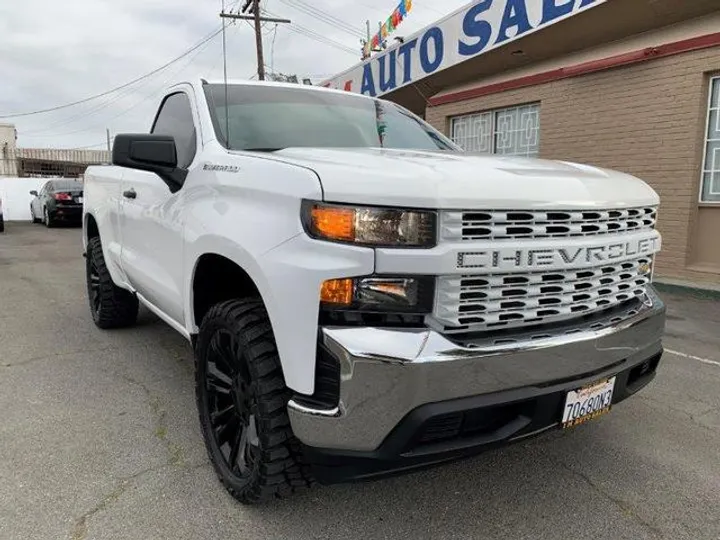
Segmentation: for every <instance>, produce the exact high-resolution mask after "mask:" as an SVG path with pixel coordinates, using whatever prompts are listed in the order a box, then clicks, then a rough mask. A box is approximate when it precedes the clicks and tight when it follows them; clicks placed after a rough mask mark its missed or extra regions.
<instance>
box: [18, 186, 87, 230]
mask: <svg viewBox="0 0 720 540" xmlns="http://www.w3.org/2000/svg"><path fill="white" fill-rule="evenodd" d="M30 195H34V196H35V198H34V199H33V200H32V201H31V202H30V215H31V216H32V221H33V223H44V224H45V226H46V227H52V226H53V225H55V224H56V223H57V222H59V221H64V222H74V223H77V224H80V223H81V222H82V209H83V185H82V183H81V182H77V181H74V180H50V181H48V182H47V183H46V184H45V185H44V186H43V187H42V189H41V190H40V193H38V192H37V191H35V190H32V191H31V192H30Z"/></svg>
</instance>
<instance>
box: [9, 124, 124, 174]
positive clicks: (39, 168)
mask: <svg viewBox="0 0 720 540" xmlns="http://www.w3.org/2000/svg"><path fill="white" fill-rule="evenodd" d="M16 141H17V130H16V129H15V126H14V125H12V124H0V176H19V177H36V178H37V177H58V176H60V177H65V178H77V177H79V176H81V175H82V174H83V173H84V172H85V169H86V168H87V167H88V166H89V165H97V164H101V163H108V161H109V160H110V155H109V153H108V152H107V151H106V150H75V149H69V150H57V149H51V148H17V145H16Z"/></svg>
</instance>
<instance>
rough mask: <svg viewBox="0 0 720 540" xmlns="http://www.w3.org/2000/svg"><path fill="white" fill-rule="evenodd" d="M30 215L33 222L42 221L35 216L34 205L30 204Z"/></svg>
mask: <svg viewBox="0 0 720 540" xmlns="http://www.w3.org/2000/svg"><path fill="white" fill-rule="evenodd" d="M30 216H31V217H32V222H33V223H40V221H41V220H40V219H38V218H36V217H35V212H34V211H33V208H32V205H30Z"/></svg>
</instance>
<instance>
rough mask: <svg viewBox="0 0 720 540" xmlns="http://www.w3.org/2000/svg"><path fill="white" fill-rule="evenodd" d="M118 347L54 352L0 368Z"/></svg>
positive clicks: (105, 350)
mask: <svg viewBox="0 0 720 540" xmlns="http://www.w3.org/2000/svg"><path fill="white" fill-rule="evenodd" d="M117 348H118V347H116V346H114V345H112V346H109V347H100V348H98V349H87V348H85V349H78V350H75V351H67V352H61V353H58V352H54V353H50V354H43V355H41V356H33V357H31V358H26V359H25V360H21V361H19V362H10V363H7V364H0V368H13V367H19V366H25V365H27V364H32V363H33V362H39V361H42V360H48V359H50V358H62V357H65V356H72V355H75V354H87V353H98V352H107V351H112V350H116V349H117Z"/></svg>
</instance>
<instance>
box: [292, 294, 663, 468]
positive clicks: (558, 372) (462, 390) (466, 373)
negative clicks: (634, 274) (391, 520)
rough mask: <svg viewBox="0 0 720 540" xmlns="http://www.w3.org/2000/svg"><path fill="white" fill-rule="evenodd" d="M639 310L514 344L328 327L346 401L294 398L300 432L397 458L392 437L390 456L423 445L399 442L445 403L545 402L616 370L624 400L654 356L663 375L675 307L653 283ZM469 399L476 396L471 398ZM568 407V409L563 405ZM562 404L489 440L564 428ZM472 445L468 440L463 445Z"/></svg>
mask: <svg viewBox="0 0 720 540" xmlns="http://www.w3.org/2000/svg"><path fill="white" fill-rule="evenodd" d="M631 313H633V314H632V315H631V316H628V317H626V318H623V319H622V320H620V321H617V320H616V319H617V317H616V318H615V319H613V321H615V322H612V321H611V322H610V323H609V324H607V325H605V326H604V328H602V329H599V330H583V331H579V332H575V333H567V332H565V333H563V334H561V335H556V336H554V337H548V338H543V339H537V340H533V341H521V342H517V343H512V344H507V345H483V344H479V345H475V344H472V343H466V344H462V345H461V344H457V343H454V342H452V341H450V340H448V339H447V338H446V337H444V336H442V335H440V334H438V333H437V332H435V331H432V330H428V329H423V330H402V329H380V328H324V329H322V331H321V335H322V340H323V342H324V345H325V346H326V347H327V349H328V350H329V351H330V353H331V354H332V355H333V356H334V357H335V358H337V360H338V361H339V363H340V381H341V382H340V400H339V405H338V407H337V408H335V409H333V410H330V411H326V410H316V409H312V408H308V407H306V406H303V405H302V404H301V403H298V402H297V401H295V400H291V401H290V403H289V405H288V409H289V415H290V421H291V423H292V427H293V431H294V433H295V435H296V436H297V437H298V439H299V440H300V441H301V442H302V443H303V444H305V445H306V446H307V447H310V449H311V450H312V449H315V451H316V452H321V453H323V451H328V452H330V453H331V454H332V453H337V452H340V453H341V454H342V453H343V452H350V453H351V454H353V453H354V454H355V455H360V454H363V455H365V457H372V456H375V455H376V454H377V453H378V452H381V453H383V455H384V456H385V458H388V454H387V453H388V450H387V449H388V447H387V446H386V444H387V443H388V442H390V443H391V450H390V451H389V452H390V453H391V454H394V455H396V457H400V456H401V455H403V453H405V454H407V452H411V453H412V452H413V451H414V450H412V449H410V450H408V446H407V444H406V443H407V442H408V441H410V440H411V439H413V437H415V435H416V434H414V433H411V434H410V435H407V434H406V435H405V436H403V439H404V441H403V442H402V444H400V443H398V442H397V441H396V442H394V443H393V437H397V435H396V434H397V433H398V431H399V430H408V429H409V428H407V426H408V425H411V426H413V425H415V426H416V427H417V426H419V424H418V423H417V422H416V421H415V420H408V419H411V418H413V415H414V417H418V415H420V417H423V418H424V417H425V416H428V414H429V415H430V416H432V417H434V416H436V415H437V414H441V413H440V412H438V411H441V410H443V407H442V405H443V404H446V405H447V406H448V407H449V409H455V408H456V406H458V407H460V409H463V408H465V409H468V408H470V409H474V408H477V407H478V406H480V407H487V406H498V405H502V404H510V403H515V402H523V401H528V400H535V401H537V399H539V398H541V397H543V396H544V397H546V398H547V397H548V396H551V395H554V394H557V395H561V394H563V393H564V392H565V391H566V390H572V389H575V388H577V387H579V386H582V385H583V384H586V383H589V382H593V381H594V380H596V379H601V378H603V377H605V376H608V375H615V374H618V375H620V374H627V376H626V377H625V379H624V380H625V383H622V379H623V377H621V376H619V377H618V379H619V383H618V384H621V386H622V385H623V384H624V386H623V387H622V388H618V389H617V390H616V392H617V393H616V398H615V400H614V402H616V401H619V400H621V399H624V398H625V397H627V396H628V395H630V394H632V393H634V392H635V391H637V390H639V388H640V387H641V386H644V384H647V382H649V380H650V379H651V378H652V377H651V376H650V377H649V378H648V377H647V376H646V377H645V378H644V379H643V381H644V382H643V381H635V383H634V384H628V380H629V377H630V375H629V374H630V372H631V370H632V369H633V368H635V367H636V366H640V365H643V364H644V363H647V362H648V361H651V362H654V365H653V366H651V367H652V369H651V370H650V372H646V373H645V375H653V374H654V370H655V368H656V367H657V362H655V359H659V356H660V354H661V353H662V345H661V337H662V334H663V331H664V327H665V306H664V304H663V303H662V301H661V300H660V298H659V297H658V296H657V295H656V294H655V293H654V291H653V290H652V288H649V290H648V294H647V297H646V298H645V299H644V301H643V302H642V303H641V305H640V306H639V307H638V308H637V309H635V310H633V312H631ZM631 382H632V381H631ZM639 382H643V384H642V385H640V384H639ZM464 399H471V402H467V403H463V402H462V400H464ZM548 399H549V398H548ZM458 400H460V401H458ZM472 400H476V401H472ZM547 403H549V402H547ZM458 404H459V405H458ZM438 406H439V407H440V409H437V407H438ZM558 407H559V410H561V408H562V404H559V405H558ZM433 408H435V410H433ZM446 408H447V407H446ZM423 410H425V413H422V412H421V411H423ZM518 410H519V409H518ZM543 410H544V408H543ZM559 410H558V414H554V411H553V413H552V414H549V415H548V416H547V418H545V420H544V421H540V420H539V418H535V417H532V415H531V416H530V417H528V414H527V412H525V413H522V411H520V412H518V414H517V415H516V417H515V418H510V419H509V420H508V422H506V423H505V424H503V425H502V426H499V427H498V429H497V430H495V432H493V433H492V434H488V433H486V434H485V438H486V439H488V440H487V441H485V442H495V443H497V442H499V441H510V440H513V439H517V438H518V437H521V436H525V435H526V434H527V433H528V429H530V428H532V429H531V431H538V430H541V431H542V430H544V429H547V428H549V427H553V426H554V425H558V424H559V419H560V418H559ZM428 411H430V412H428ZM506 412H507V411H506ZM442 414H444V412H442ZM503 414H505V413H503ZM538 414H539V413H538ZM521 417H523V418H522V419H521ZM408 422H410V424H408ZM538 422H539V423H538ZM421 424H422V422H421ZM539 424H543V425H539ZM410 431H412V429H410ZM405 439H407V440H405ZM470 442H471V443H472V441H470ZM475 443H478V444H484V443H483V441H475ZM408 444H409V443H408ZM466 445H467V441H465V442H463V443H462V444H461V446H466ZM475 445H476V446H477V444H475ZM426 450H427V449H426ZM325 453H327V452H325ZM358 453H360V454H358ZM426 453H427V452H426Z"/></svg>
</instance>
